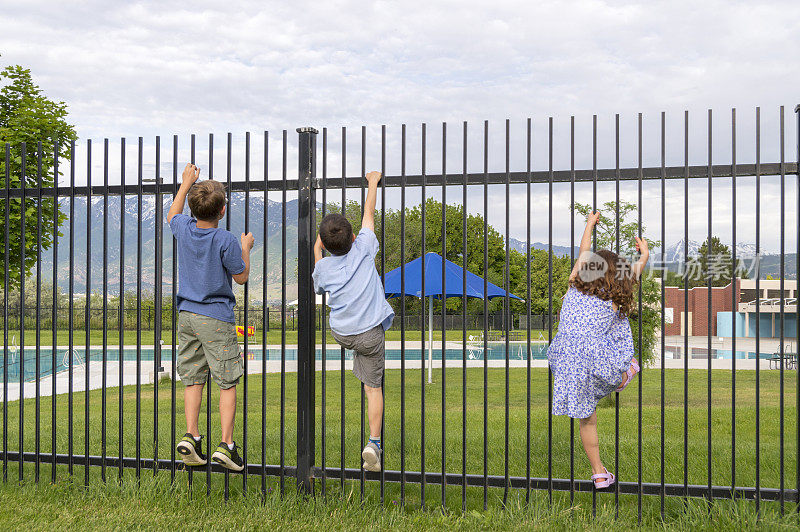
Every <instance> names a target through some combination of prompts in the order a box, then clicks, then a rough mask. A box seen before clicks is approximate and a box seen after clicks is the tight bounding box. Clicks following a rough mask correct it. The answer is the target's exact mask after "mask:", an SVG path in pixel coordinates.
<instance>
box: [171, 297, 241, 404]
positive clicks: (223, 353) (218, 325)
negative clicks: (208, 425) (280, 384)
mask: <svg viewBox="0 0 800 532" xmlns="http://www.w3.org/2000/svg"><path fill="white" fill-rule="evenodd" d="M177 369H178V375H179V376H180V378H181V382H183V383H184V384H185V385H186V386H191V385H193V384H205V383H206V382H207V381H208V374H209V372H210V373H211V378H212V379H214V382H216V383H217V384H218V385H219V387H220V388H222V389H223V390H227V389H228V388H232V387H234V386H236V383H238V382H239V378H240V377H241V376H242V374H243V373H244V368H243V365H242V357H241V356H240V354H239V341H238V339H237V338H236V327H235V326H234V324H233V323H228V322H226V321H220V320H217V319H214V318H209V317H208V316H202V315H200V314H195V313H194V312H186V311H182V312H180V313H179V314H178V368H177Z"/></svg>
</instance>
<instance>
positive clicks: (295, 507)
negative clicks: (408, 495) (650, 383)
mask: <svg viewBox="0 0 800 532" xmlns="http://www.w3.org/2000/svg"><path fill="white" fill-rule="evenodd" d="M13 472H15V471H12V473H13ZM629 506H630V505H627V506H623V507H622V508H621V510H620V513H619V517H618V519H616V520H615V519H614V517H615V516H614V507H613V505H609V504H608V503H607V502H605V501H601V504H600V505H598V507H597V515H596V517H593V516H592V512H591V507H590V505H587V504H580V503H579V504H573V505H570V504H569V500H568V499H565V498H563V497H561V498H559V497H557V498H556V499H555V500H554V501H553V503H552V504H550V503H549V502H548V500H547V493H546V492H539V493H534V494H533V496H532V498H531V500H530V501H529V503H528V504H527V505H526V504H525V500H524V497H520V496H519V495H512V497H511V498H510V500H509V501H508V504H507V506H506V507H505V508H501V507H500V506H499V505H494V506H492V507H490V508H489V509H488V510H487V511H475V510H470V511H467V512H465V513H461V512H460V511H449V510H448V511H444V512H442V511H441V510H440V509H439V508H438V507H434V508H430V509H427V510H425V511H420V510H417V509H411V508H402V507H400V506H397V505H390V506H388V507H387V506H384V507H381V506H379V505H377V504H372V503H367V504H361V503H360V502H359V498H358V495H357V493H354V492H352V491H346V492H345V493H342V492H338V491H336V492H334V491H331V492H330V493H329V494H328V496H327V497H326V498H322V497H321V496H317V497H316V498H314V499H303V498H301V497H299V496H297V495H296V494H295V493H294V491H293V490H287V491H286V494H285V495H284V497H280V496H279V492H278V491H277V490H272V491H269V492H268V493H267V495H266V497H263V498H262V497H261V496H260V495H253V496H249V497H242V496H241V494H239V493H234V494H233V495H232V498H231V499H230V500H229V501H228V502H225V501H224V499H223V498H222V496H221V494H219V493H213V494H212V496H211V497H210V498H206V497H205V494H202V495H199V494H196V495H194V496H190V494H189V492H188V489H187V488H186V484H185V482H182V483H181V482H179V483H176V484H171V483H170V479H169V475H168V474H166V475H165V474H163V473H160V474H159V476H158V477H156V478H153V477H152V476H150V475H144V476H143V477H142V478H141V479H140V480H138V481H136V480H134V479H133V478H131V477H130V476H129V477H128V478H126V480H125V481H124V482H123V483H118V482H117V481H114V480H112V481H110V482H108V483H107V484H104V483H102V482H101V481H99V480H93V481H92V482H91V484H90V486H89V488H88V489H86V488H84V487H83V486H82V485H81V484H80V483H79V482H75V483H71V482H69V481H66V480H64V481H60V482H58V483H56V484H49V483H47V482H42V483H40V484H39V485H34V484H33V482H32V481H27V482H24V483H21V484H19V483H17V482H8V483H2V484H0V526H1V527H2V528H3V529H6V530H21V529H24V530H31V531H33V530H47V531H52V530H86V529H92V530H94V529H99V530H119V529H125V530H276V531H278V530H292V531H294V530H386V529H392V530H395V529H397V530H442V529H449V528H452V529H463V530H510V529H513V530H548V531H554V530H609V529H611V528H612V527H613V528H614V529H615V530H633V529H640V528H639V527H638V526H637V519H636V514H635V512H630V511H629ZM645 509H646V510H648V511H646V512H645V513H644V514H643V515H642V527H641V528H644V529H648V530H651V529H652V530H700V529H702V530H751V529H752V530H756V529H763V530H796V529H797V524H798V517H797V514H792V513H791V512H789V513H787V514H786V515H784V516H783V517H781V516H780V515H779V513H778V512H777V509H776V508H774V507H765V508H763V510H762V512H761V515H760V516H759V515H758V514H757V513H756V512H755V509H754V506H753V503H752V502H748V501H736V502H731V501H720V500H718V501H715V502H714V504H713V505H712V506H711V507H709V506H708V505H707V504H706V503H705V502H704V501H701V500H690V501H688V502H687V503H686V504H684V503H683V501H682V500H680V499H672V500H670V501H668V504H667V507H666V513H665V519H664V521H661V518H660V515H659V513H658V512H653V511H650V510H652V509H653V508H651V507H650V506H649V505H648V506H646V507H645Z"/></svg>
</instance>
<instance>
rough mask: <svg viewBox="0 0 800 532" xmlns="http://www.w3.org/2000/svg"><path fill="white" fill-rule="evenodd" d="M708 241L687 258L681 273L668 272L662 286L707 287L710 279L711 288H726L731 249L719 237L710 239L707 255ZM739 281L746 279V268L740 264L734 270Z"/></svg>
mask: <svg viewBox="0 0 800 532" xmlns="http://www.w3.org/2000/svg"><path fill="white" fill-rule="evenodd" d="M708 249H709V246H708V239H706V240H705V241H704V242H703V243H702V244H701V245H700V247H699V248H698V250H697V254H696V255H694V256H692V257H689V260H687V261H686V264H685V265H683V271H682V272H673V271H669V272H667V275H666V280H665V282H664V284H666V285H667V286H679V287H684V283H685V284H686V286H687V287H688V288H694V287H697V286H708V278H709V277H711V286H727V285H729V284H730V282H731V278H732V276H733V271H734V268H733V255H732V253H731V248H730V247H728V246H726V245H725V244H723V243H722V241H720V239H719V237H716V236H712V237H711V252H710V253H708ZM736 275H737V276H738V278H739V279H747V278H748V274H747V268H746V267H744V266H743V265H741V264H740V266H739V267H738V268H737V269H736Z"/></svg>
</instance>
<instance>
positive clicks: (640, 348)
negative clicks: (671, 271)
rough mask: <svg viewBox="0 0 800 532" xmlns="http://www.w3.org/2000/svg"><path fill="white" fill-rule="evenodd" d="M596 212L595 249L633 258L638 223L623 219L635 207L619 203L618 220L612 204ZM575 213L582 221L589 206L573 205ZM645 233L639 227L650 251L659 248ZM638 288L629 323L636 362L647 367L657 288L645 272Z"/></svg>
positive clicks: (652, 342)
mask: <svg viewBox="0 0 800 532" xmlns="http://www.w3.org/2000/svg"><path fill="white" fill-rule="evenodd" d="M596 210H597V211H599V212H600V221H599V222H598V224H597V225H596V229H595V243H596V247H597V249H603V248H605V249H610V250H612V251H615V252H616V251H617V250H619V254H620V255H623V256H626V257H629V258H631V257H633V255H634V253H635V246H636V245H635V241H634V238H633V237H634V236H638V235H639V234H640V232H639V224H638V221H628V220H627V218H628V217H633V216H634V215H635V214H636V213H637V207H636V205H635V204H633V203H629V202H626V201H620V203H619V216H617V210H618V209H617V202H616V201H607V202H605V203H604V204H603V205H602V206H601V207H600V208H598V209H596ZM575 211H576V212H578V213H580V214H581V215H582V216H584V217H585V216H587V215H588V214H589V213H590V212H591V211H592V206H591V205H588V204H586V205H584V204H581V203H576V204H575ZM645 231H646V227H645V226H644V224H643V225H642V226H641V235H642V236H643V238H645V239H646V240H647V243H648V245H649V246H650V249H654V248H656V247H659V246H660V245H661V243H660V242H659V241H657V240H651V239H649V238H647V236H646V235H645ZM617 234H619V239H617ZM629 260H630V259H629ZM651 272H652V271H651ZM640 286H641V303H642V311H641V315H640V314H639V306H638V304H637V305H634V311H633V313H632V314H631V315H630V316H629V321H630V324H631V333H632V334H633V344H634V349H635V351H636V355H637V358H638V359H639V361H640V362H641V363H642V364H648V363H649V362H651V361H652V360H653V356H654V353H653V348H654V346H655V338H656V331H657V330H658V329H659V327H660V326H661V314H660V312H661V287H660V286H659V283H658V282H657V281H656V276H654V275H653V274H652V273H648V270H645V273H644V274H643V275H642V278H641V282H640ZM636 296H637V298H638V297H639V294H638V293H637V294H636ZM640 329H641V334H642V340H641V344H640V343H639V330H640Z"/></svg>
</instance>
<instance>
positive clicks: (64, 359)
mask: <svg viewBox="0 0 800 532" xmlns="http://www.w3.org/2000/svg"><path fill="white" fill-rule="evenodd" d="M440 345H441V344H440ZM266 351H267V352H266V358H267V360H281V348H280V347H278V348H269V349H267V350H266ZM85 352H86V349H85V347H75V348H74V349H73V350H72V356H70V354H69V350H68V349H57V350H56V360H55V369H56V372H57V373H58V372H61V371H66V370H67V369H68V368H69V364H70V359H71V361H72V366H73V371H79V370H82V368H83V361H84V360H85ZM154 352H155V350H154V349H153V348H152V347H150V346H148V347H142V348H141V358H140V360H142V361H145V362H146V361H152V360H153V357H154ZM248 352H249V354H250V357H249V359H250V360H263V358H264V349H263V348H261V347H260V346H256V347H252V346H251V347H248ZM340 353H341V349H340V348H339V346H337V345H328V346H326V349H325V359H326V360H328V361H333V360H339V359H340ZM486 353H487V356H486V359H487V360H505V358H506V345H505V342H496V343H489V346H488V349H487V351H486ZM526 354H527V352H526V349H525V344H510V346H509V350H508V357H509V360H526ZM422 356H424V357H425V358H427V356H428V355H427V352H425V353H424V354H422V353H420V350H419V349H418V348H414V349H411V348H407V349H405V358H406V360H419V359H420V357H422ZM462 356H463V350H462V349H446V350H445V358H446V359H447V360H461V358H462ZM89 358H90V360H91V361H92V362H94V361H102V360H103V348H102V347H92V348H90V350H89ZM171 358H172V346H164V347H163V348H162V350H161V359H162V360H171ZM344 358H345V360H352V358H353V353H352V351H345V355H344ZM433 358H434V360H441V359H442V350H441V347H439V348H438V349H437V348H436V346H434V348H433ZM546 358H547V344H546V343H532V344H531V359H532V360H544V359H546ZM119 359H120V350H119V348H118V347H116V346H113V347H112V346H109V347H108V349H107V351H106V360H108V361H111V362H117V361H119ZM136 359H137V350H136V348H135V347H130V346H126V347H125V348H124V349H123V350H122V360H123V361H134V360H136ZM285 359H286V360H297V349H296V348H295V347H287V348H286V349H285ZM316 359H317V360H322V348H321V347H319V346H318V347H317V353H316ZM386 359H387V360H400V359H401V351H400V349H387V350H386ZM483 359H484V350H483V345H476V346H473V345H468V346H467V360H483ZM4 361H5V364H4V365H3V371H4V372H5V371H7V374H8V382H19V378H20V366H21V364H20V357H19V349H9V350H8V356H7V359H6V358H5V357H4ZM23 362H24V369H25V372H24V376H23V380H24V381H25V382H30V381H34V380H36V376H37V370H36V348H35V347H30V348H29V347H26V348H25V357H24V361H23ZM52 369H53V352H52V349H51V348H50V347H49V346H47V347H41V348H39V370H38V375H39V377H40V378H41V377H46V376H47V375H50V374H51V373H52ZM0 378H3V375H0Z"/></svg>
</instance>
